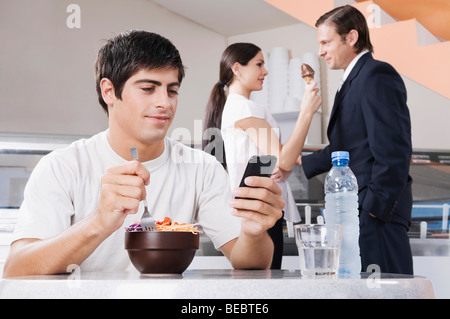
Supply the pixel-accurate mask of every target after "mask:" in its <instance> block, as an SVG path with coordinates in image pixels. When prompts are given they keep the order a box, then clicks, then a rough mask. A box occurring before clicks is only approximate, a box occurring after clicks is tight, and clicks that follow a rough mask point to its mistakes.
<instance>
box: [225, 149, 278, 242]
mask: <svg viewBox="0 0 450 319" xmlns="http://www.w3.org/2000/svg"><path fill="white" fill-rule="evenodd" d="M275 164H276V158H275V157H273V156H271V157H270V158H269V157H259V158H254V157H252V159H250V161H249V163H248V166H247V170H246V173H244V176H243V177H242V181H241V185H242V186H240V187H238V188H236V189H235V190H234V191H233V195H234V199H232V200H230V202H229V205H230V207H231V208H233V210H232V214H233V215H234V216H237V217H241V218H242V231H243V232H244V233H247V234H249V235H261V234H263V233H264V232H266V231H267V229H269V228H271V227H272V226H273V225H274V224H275V223H276V221H277V220H279V219H280V218H281V217H282V210H283V208H284V206H285V202H284V201H283V199H282V198H281V194H282V190H281V188H280V186H278V184H277V183H276V182H275V181H273V180H272V179H271V178H270V176H271V174H272V171H273V168H274V166H275Z"/></svg>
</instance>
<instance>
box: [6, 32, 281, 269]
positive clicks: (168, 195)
mask: <svg viewBox="0 0 450 319" xmlns="http://www.w3.org/2000/svg"><path fill="white" fill-rule="evenodd" d="M183 77H184V66H183V64H182V61H181V58H180V56H179V53H178V50H177V49H176V48H175V47H174V46H173V44H172V43H171V42H170V41H169V40H167V39H165V38H163V37H161V36H159V35H157V34H154V33H150V32H146V31H132V32H128V33H125V34H120V35H118V36H116V37H114V38H112V39H110V40H109V41H108V42H107V43H106V44H105V46H104V47H103V48H102V49H101V50H100V51H99V54H98V58H97V62H96V80H97V93H98V97H99V102H100V104H101V105H102V107H103V109H104V110H105V112H106V113H107V115H108V118H109V128H108V130H106V131H104V132H101V133H99V134H97V135H95V136H93V137H91V138H89V139H84V140H79V141H76V142H74V143H73V144H71V145H70V146H69V147H67V148H64V149H61V150H57V151H54V152H52V153H50V154H49V155H47V156H45V157H44V158H43V159H42V160H41V161H40V162H39V164H38V165H37V166H36V168H35V169H34V171H33V173H32V175H31V177H30V180H29V182H28V184H27V187H26V189H25V194H24V202H23V204H22V206H21V209H20V214H19V220H18V224H17V227H16V230H15V234H14V236H15V237H14V241H13V243H12V244H11V250H10V254H9V256H8V259H7V261H6V263H5V268H4V271H3V276H4V277H12V276H24V275H37V274H55V273H63V272H68V271H69V269H70V267H71V265H80V267H81V269H82V270H83V271H100V270H101V271H105V270H107V271H118V270H125V269H126V268H127V267H128V266H129V265H130V262H129V259H128V256H127V254H126V252H125V249H124V246H123V245H124V232H125V230H124V227H126V226H128V225H130V224H132V223H133V222H134V221H135V220H139V219H140V215H141V214H142V210H143V209H142V207H140V202H141V201H142V200H143V199H144V198H147V201H148V203H149V210H150V212H151V213H152V214H153V215H154V217H155V219H160V218H163V217H166V216H168V217H171V218H172V219H173V220H175V221H178V222H186V223H192V222H199V223H200V224H201V225H202V227H203V230H204V231H205V233H206V234H207V235H208V236H209V237H210V238H211V240H212V241H213V243H214V245H215V247H216V248H217V249H220V250H221V251H222V252H223V253H224V255H225V256H227V258H228V259H229V260H230V262H231V264H232V265H233V267H234V268H240V269H245V268H253V269H254V268H268V267H269V266H270V264H271V259H272V253H273V244H272V241H271V239H270V237H269V236H268V234H267V229H269V228H270V227H272V226H273V225H274V224H275V222H276V220H278V219H279V218H280V217H281V214H282V209H283V207H284V201H283V200H282V198H281V189H280V188H279V187H278V185H277V184H276V183H275V182H273V181H272V180H271V179H270V178H258V177H253V178H250V180H247V181H246V183H247V185H251V186H253V187H246V188H238V189H236V190H234V191H233V195H237V196H239V197H240V198H251V199H253V200H248V199H232V196H231V191H230V190H229V184H228V183H229V182H228V180H229V179H228V177H227V175H226V172H225V171H224V169H223V168H222V166H221V165H220V163H219V162H217V161H216V160H215V159H214V158H213V157H211V156H210V155H208V154H206V153H204V152H202V151H200V150H194V149H191V148H189V147H186V146H184V145H182V144H180V143H178V142H176V141H174V140H172V139H170V138H167V137H166V136H165V135H166V132H167V130H168V128H169V126H170V124H171V123H172V120H173V118H174V115H175V111H176V108H177V96H178V90H179V87H180V84H181V81H182V79H183ZM130 147H137V149H138V152H139V159H140V162H138V161H133V160H131V154H130ZM137 212H139V213H138V214H136V213H137Z"/></svg>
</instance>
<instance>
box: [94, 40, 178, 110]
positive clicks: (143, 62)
mask: <svg viewBox="0 0 450 319" xmlns="http://www.w3.org/2000/svg"><path fill="white" fill-rule="evenodd" d="M165 67H169V68H174V69H177V70H178V82H179V83H180V84H181V81H182V80H183V78H184V70H185V68H184V65H183V62H182V61H181V57H180V53H179V52H178V50H177V48H176V47H175V46H174V45H173V44H172V43H171V42H170V41H169V40H168V39H166V38H164V37H162V36H160V35H159V34H156V33H152V32H148V31H128V32H125V33H121V34H119V35H117V36H116V37H114V38H112V39H110V40H108V41H107V43H106V44H105V45H104V46H103V47H102V48H101V49H100V50H99V52H98V56H97V61H96V62H95V81H96V89H97V95H98V101H99V102H100V105H101V106H102V108H103V110H104V111H105V112H106V114H108V105H107V104H106V103H105V101H104V100H103V97H102V92H101V87H100V81H101V80H102V79H103V78H107V79H109V80H110V81H111V82H112V84H113V85H114V93H115V95H116V97H117V98H119V99H121V98H122V90H123V87H124V85H125V82H126V81H127V80H128V79H129V78H130V77H131V76H133V75H134V74H135V73H136V72H139V71H140V70H143V69H148V70H152V69H160V68H165Z"/></svg>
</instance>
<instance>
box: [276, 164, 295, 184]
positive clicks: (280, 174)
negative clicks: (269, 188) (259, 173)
mask: <svg viewBox="0 0 450 319" xmlns="http://www.w3.org/2000/svg"><path fill="white" fill-rule="evenodd" d="M291 173H292V171H284V170H282V169H281V168H280V167H278V165H277V166H276V167H275V169H274V172H273V174H272V176H271V178H272V179H273V180H274V181H275V182H277V183H279V182H282V181H284V180H287V179H288V178H289V176H290V175H291Z"/></svg>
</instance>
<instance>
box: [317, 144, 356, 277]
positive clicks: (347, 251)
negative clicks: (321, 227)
mask: <svg viewBox="0 0 450 319" xmlns="http://www.w3.org/2000/svg"><path fill="white" fill-rule="evenodd" d="M349 160H350V157H349V153H348V152H343V151H340V152H333V153H332V154H331V161H332V163H333V167H332V168H331V170H330V172H329V173H328V175H327V177H326V178H325V185H324V187H325V212H324V217H325V224H340V225H341V227H342V241H341V251H340V255H339V274H340V275H345V276H349V277H356V276H359V274H360V272H361V258H360V255H359V243H358V241H359V217H358V182H357V181H356V177H355V175H354V174H353V172H352V170H351V169H350V167H349V166H348V162H349Z"/></svg>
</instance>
